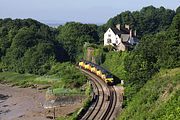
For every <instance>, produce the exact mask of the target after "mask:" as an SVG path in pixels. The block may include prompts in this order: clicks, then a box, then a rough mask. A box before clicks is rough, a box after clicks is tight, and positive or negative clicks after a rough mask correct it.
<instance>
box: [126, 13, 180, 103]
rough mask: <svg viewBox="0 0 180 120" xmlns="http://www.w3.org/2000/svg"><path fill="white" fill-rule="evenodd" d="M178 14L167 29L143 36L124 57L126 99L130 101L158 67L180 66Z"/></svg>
mask: <svg viewBox="0 0 180 120" xmlns="http://www.w3.org/2000/svg"><path fill="white" fill-rule="evenodd" d="M178 18H180V17H179V14H177V15H176V16H175V17H174V19H173V22H172V24H171V26H170V28H169V29H168V30H167V31H162V32H159V33H157V34H155V35H146V36H144V37H143V38H142V39H141V41H140V43H139V44H138V46H137V47H136V49H135V50H134V51H132V52H131V54H129V56H127V57H126V59H125V70H126V71H127V75H128V77H127V80H126V87H127V89H126V94H125V95H126V99H127V101H130V100H131V98H132V96H133V94H135V93H136V92H137V91H139V89H140V88H141V87H142V86H143V85H144V84H145V83H146V82H147V81H148V80H149V79H150V78H151V77H152V75H154V74H155V73H156V72H158V71H159V69H160V68H175V67H179V66H180V57H179V56H180V44H179V38H180V36H179V35H180V31H179V27H177V26H179V22H178V21H179V19H178Z"/></svg>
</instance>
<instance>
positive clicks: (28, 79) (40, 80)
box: [0, 72, 61, 87]
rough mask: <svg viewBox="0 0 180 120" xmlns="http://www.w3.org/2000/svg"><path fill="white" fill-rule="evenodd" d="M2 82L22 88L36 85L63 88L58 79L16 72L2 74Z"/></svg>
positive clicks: (0, 75) (0, 80)
mask: <svg viewBox="0 0 180 120" xmlns="http://www.w3.org/2000/svg"><path fill="white" fill-rule="evenodd" d="M0 82H1V83H9V84H12V85H15V86H20V87H29V86H32V85H35V84H40V85H52V86H55V85H54V84H57V83H58V85H59V86H61V84H60V82H59V81H58V78H54V77H50V76H38V75H33V74H19V73H14V72H0Z"/></svg>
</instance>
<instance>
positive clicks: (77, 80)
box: [48, 62, 86, 88]
mask: <svg viewBox="0 0 180 120" xmlns="http://www.w3.org/2000/svg"><path fill="white" fill-rule="evenodd" d="M48 75H53V76H55V77H58V78H60V80H61V81H62V82H63V84H64V87H66V88H74V87H75V88H79V87H80V86H82V85H83V84H85V82H86V77H85V76H84V75H83V74H82V73H81V72H80V71H79V70H78V69H77V68H76V67H75V66H74V65H72V64H71V63H69V62H64V63H56V64H55V65H54V66H52V68H51V70H50V72H49V73H48Z"/></svg>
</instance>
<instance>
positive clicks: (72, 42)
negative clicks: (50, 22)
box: [57, 22, 99, 61]
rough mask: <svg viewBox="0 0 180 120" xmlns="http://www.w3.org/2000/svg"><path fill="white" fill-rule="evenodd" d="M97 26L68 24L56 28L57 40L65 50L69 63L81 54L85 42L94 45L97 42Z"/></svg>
mask: <svg viewBox="0 0 180 120" xmlns="http://www.w3.org/2000/svg"><path fill="white" fill-rule="evenodd" d="M96 29H97V26H96V25H91V24H81V23H75V22H70V23H66V24H65V25H64V26H61V27H59V28H58V32H59V34H58V36H57V40H58V41H59V43H61V44H62V45H63V47H64V48H65V49H66V51H67V54H68V55H69V57H70V60H71V61H75V59H76V57H77V56H78V55H79V54H81V53H82V51H83V45H84V43H85V42H89V43H95V42H97V41H98V40H99V37H98V34H97V32H96Z"/></svg>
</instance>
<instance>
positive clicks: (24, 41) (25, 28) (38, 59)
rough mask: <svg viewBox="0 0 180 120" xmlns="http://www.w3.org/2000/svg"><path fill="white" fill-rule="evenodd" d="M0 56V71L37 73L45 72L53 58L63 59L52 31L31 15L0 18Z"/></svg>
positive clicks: (63, 56)
mask: <svg viewBox="0 0 180 120" xmlns="http://www.w3.org/2000/svg"><path fill="white" fill-rule="evenodd" d="M60 53H61V54H60ZM0 58H1V61H2V63H1V64H2V65H1V68H0V69H1V70H2V71H14V72H19V73H25V72H26V73H33V74H39V75H43V74H45V73H47V72H48V71H49V70H50V68H51V66H52V64H53V63H54V62H55V61H64V60H66V57H65V51H64V50H63V48H62V47H61V45H60V44H58V45H57V44H56V42H55V41H54V33H53V31H52V30H51V29H50V28H49V27H48V26H46V25H44V24H42V23H39V22H37V21H35V20H32V19H25V20H20V19H15V20H12V19H4V20H1V21H0Z"/></svg>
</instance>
